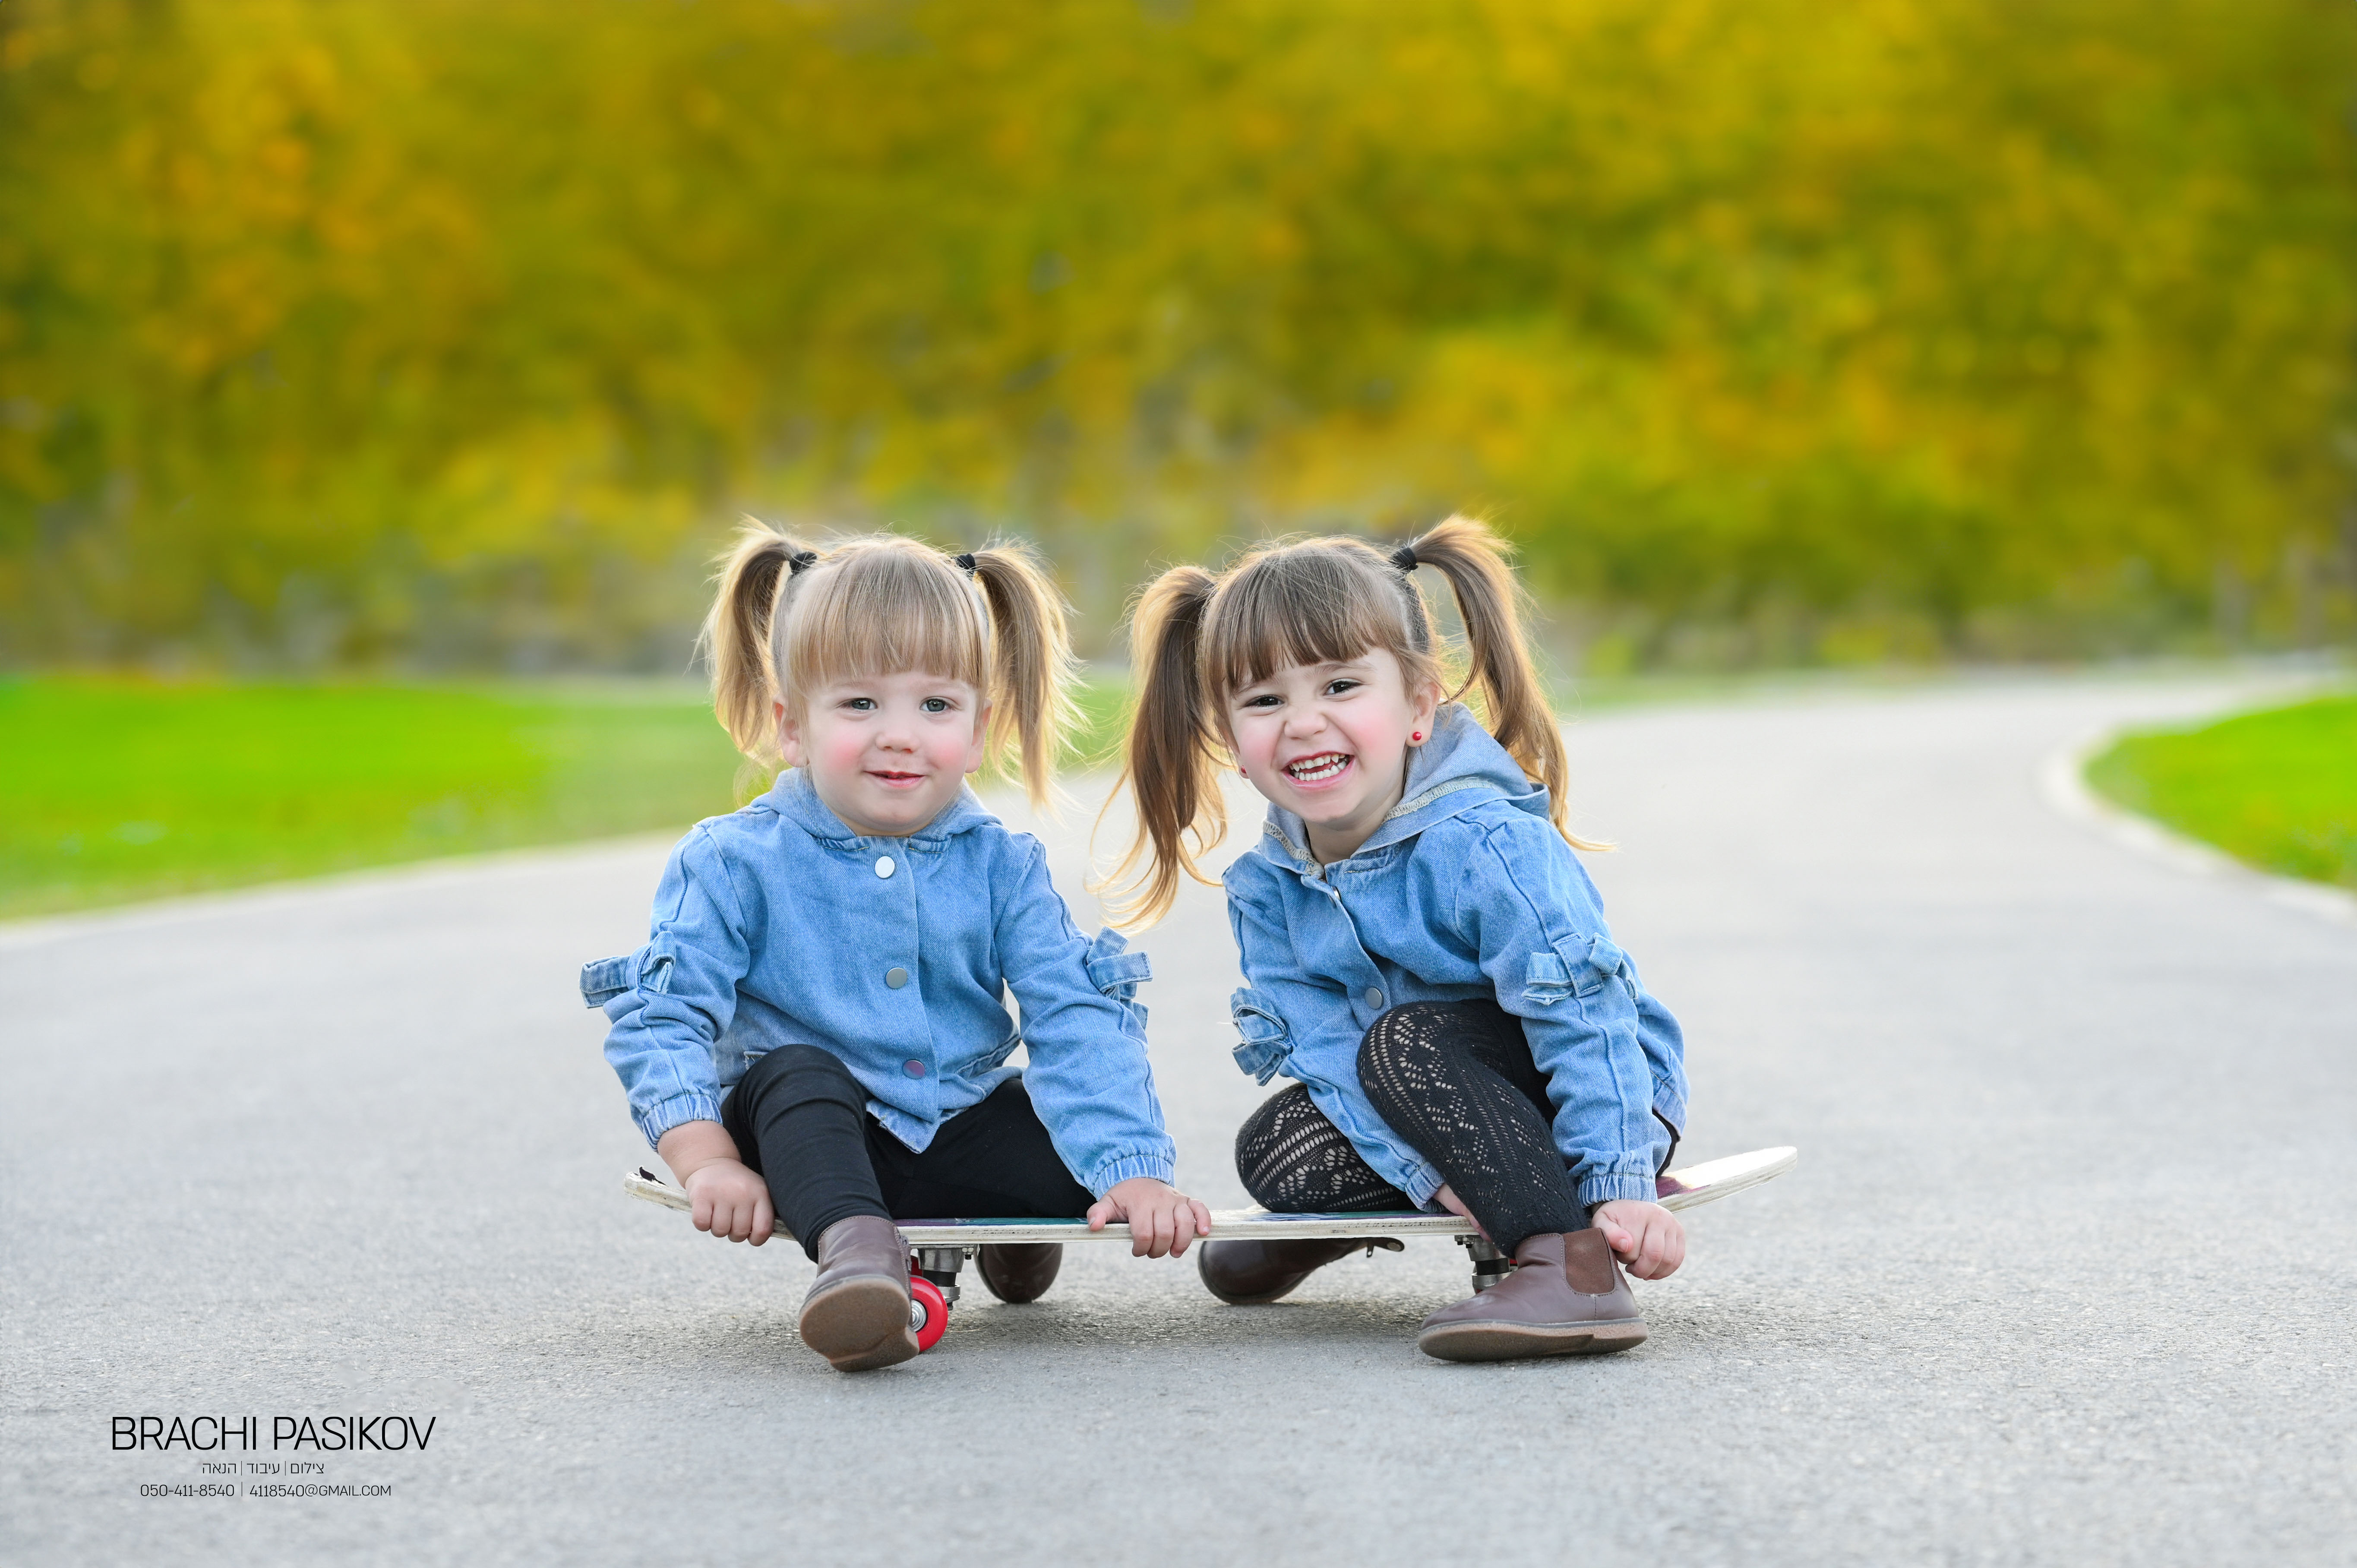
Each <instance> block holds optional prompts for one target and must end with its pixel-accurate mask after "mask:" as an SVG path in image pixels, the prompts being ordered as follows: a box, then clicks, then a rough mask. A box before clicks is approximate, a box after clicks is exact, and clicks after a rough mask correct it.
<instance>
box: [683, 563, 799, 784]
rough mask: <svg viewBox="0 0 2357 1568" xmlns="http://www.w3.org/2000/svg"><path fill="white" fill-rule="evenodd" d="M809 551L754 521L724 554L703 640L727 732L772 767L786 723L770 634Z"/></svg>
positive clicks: (748, 752) (699, 641)
mask: <svg viewBox="0 0 2357 1568" xmlns="http://www.w3.org/2000/svg"><path fill="white" fill-rule="evenodd" d="M809 553H810V552H809V550H808V549H807V548H805V547H804V546H803V545H802V542H800V541H798V540H795V539H792V538H790V537H789V536H787V535H786V534H785V533H783V532H780V530H778V529H777V528H776V527H774V526H773V525H771V524H770V523H766V522H763V521H760V520H759V518H751V517H748V518H747V519H746V520H745V526H744V527H743V528H742V529H740V530H738V531H737V545H736V548H735V549H733V550H731V551H729V552H728V553H727V554H726V555H724V556H722V557H720V572H719V574H718V575H717V576H716V577H715V579H714V581H716V582H717V583H718V584H719V585H720V591H719V593H718V595H717V596H715V597H714V599H713V601H712V610H711V613H710V614H708V615H706V616H705V618H704V630H703V633H702V635H701V636H699V637H698V638H697V639H696V647H697V649H698V650H699V651H700V652H701V653H702V654H703V655H704V658H705V661H706V663H707V664H708V665H709V667H710V668H711V671H712V709H713V712H714V713H715V714H717V715H718V716H719V719H720V727H721V728H723V729H725V730H726V731H727V732H728V738H729V739H731V740H733V741H735V742H736V743H737V750H738V751H740V752H742V753H744V754H745V756H746V757H748V759H750V760H751V761H753V762H756V763H759V764H761V765H762V766H764V767H774V766H775V765H776V764H777V761H778V726H777V724H776V722H775V720H774V719H772V717H771V716H770V703H772V702H773V701H775V700H776V697H777V674H776V671H775V670H774V669H773V668H772V665H771V654H770V628H771V627H772V625H773V624H774V623H775V620H776V616H777V610H778V603H779V600H780V598H781V597H782V596H783V589H784V585H785V584H786V582H787V581H788V580H789V578H790V577H791V573H792V569H793V565H794V561H795V559H796V557H798V556H807V555H808V554H809Z"/></svg>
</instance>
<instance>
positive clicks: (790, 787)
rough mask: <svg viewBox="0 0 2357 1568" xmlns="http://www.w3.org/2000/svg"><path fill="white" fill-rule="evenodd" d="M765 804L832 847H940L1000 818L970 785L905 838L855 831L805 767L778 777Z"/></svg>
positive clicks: (766, 796) (790, 770) (765, 797)
mask: <svg viewBox="0 0 2357 1568" xmlns="http://www.w3.org/2000/svg"><path fill="white" fill-rule="evenodd" d="M760 803H761V804H763V805H765V806H767V807H769V808H770V810H771V811H775V812H777V813H778V815H779V816H780V817H783V818H784V819H785V820H786V821H788V822H791V823H793V824H794V825H795V826H796V827H799V828H801V829H802V831H803V832H807V833H808V834H810V836H811V837H813V838H814V839H816V840H817V841H818V842H819V843H823V844H824V845H826V846H827V847H828V848H829V849H857V848H860V847H862V846H864V845H868V844H875V843H907V844H909V845H910V846H912V847H914V848H917V849H925V850H937V849H940V848H941V847H942V845H943V844H945V843H949V841H950V840H951V839H952V838H955V837H956V836H957V835H958V834H960V833H962V832H969V831H971V830H973V829H974V828H978V827H983V826H985V825H987V824H989V823H992V822H996V821H997V820H998V819H997V818H996V817H994V816H992V815H991V814H990V811H989V809H988V808H987V807H985V805H984V804H983V803H982V801H981V800H980V799H979V798H978V797H977V796H976V795H975V794H974V790H973V789H972V788H970V787H961V788H960V789H959V790H958V794H957V799H956V800H952V801H951V802H950V803H949V804H948V805H947V806H944V807H943V808H942V814H941V815H940V816H938V817H935V818H934V819H933V820H932V821H931V822H927V823H926V824H925V825H924V826H923V827H921V828H919V829H918V830H917V831H916V832H912V833H909V834H908V835H907V836H906V837H905V838H902V837H899V836H889V837H886V838H881V839H878V838H868V837H863V836H862V835H860V834H858V833H855V832H852V831H851V829H850V828H849V827H848V826H847V825H846V824H845V822H844V820H843V819H842V818H841V817H838V816H836V815H835V814H834V810H833V809H832V808H831V807H829V806H828V805H827V803H826V802H825V801H824V800H820V799H819V798H818V789H817V786H815V785H813V783H812V782H811V781H810V774H809V773H808V772H807V771H806V770H805V769H802V768H789V769H788V770H787V771H785V772H783V773H780V775H778V781H777V783H775V784H774V785H772V786H770V791H769V793H767V794H766V795H763V796H762V797H761V802H760Z"/></svg>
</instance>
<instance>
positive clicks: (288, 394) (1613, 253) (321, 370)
mask: <svg viewBox="0 0 2357 1568" xmlns="http://www.w3.org/2000/svg"><path fill="white" fill-rule="evenodd" d="M2352 85H2357V16H2352V14H2351V11H2350V8H2349V7H2347V6H2345V5H2339V4H2330V3H2328V0H2232V3H2230V0H2138V3H2136V4H2130V3H2129V0H2049V3H2047V4H2042V5H2036V6H2028V5H1986V4H1981V3H1974V0H1860V3H1859V4H1857V5H1851V6H1846V7H1833V8H1828V7H1824V6H1820V5H1803V4H1800V3H1798V0H1749V3H1748V4H1737V3H1736V0H1694V3H1693V4H1690V5H1682V6H1675V7H1663V6H1658V5H1646V4H1642V3H1641V0H1557V3H1554V4H1533V3H1530V0H1433V3H1431V4H1426V5H1415V6H1402V5H1388V4H1379V3H1375V0H1356V3H1337V4H1327V5H1304V4H1301V3H1299V0H1292V3H1279V0H1199V3H1197V4H1193V5H1181V4H1160V5H1136V6H1121V5H1109V4H1103V3H1101V0H1100V3H1093V4H1091V3H1082V0H1020V3H1016V0H1004V3H997V0H994V3H988V4H974V3H968V4H963V5H949V4H935V3H920V0H907V3H902V0H864V3H848V0H836V3H824V0H801V3H795V4H782V3H780V0H696V3H694V4H671V5H656V4H653V3H652V0H497V3H486V0H466V3H461V0H407V3H405V4H403V5H361V4H341V5H336V4H327V3H323V0H204V3H203V4H195V3H188V0H9V4H7V5H5V6H0V626H5V629H0V658H5V659H7V660H14V661H17V662H25V661H32V660H55V659H61V658H63V659H75V658H81V659H98V660H126V659H135V660H156V659H172V658H194V659H198V660H229V661H232V662H270V663H286V662H292V663H296V664H307V663H324V662H330V661H347V662H363V663H365V662H372V661H393V662H405V663H411V664H418V663H424V664H429V665H430V664H434V663H478V664H479V663H495V662H506V663H510V664H516V663H522V664H534V663H541V664H545V663H555V662H589V663H597V664H607V665H631V664H649V663H675V662H676V660H678V658H679V656H680V650H681V646H680V637H681V628H683V626H685V625H686V624H688V623H689V622H691V621H692V619H693V618H694V613H695V611H696V609H697V608H698V600H699V598H700V595H701V589H700V587H699V585H698V577H699V575H700V572H701V565H700V561H701V558H702V556H703V555H704V553H705V552H706V551H708V550H709V549H710V548H711V546H712V544H713V542H714V541H715V538H716V533H717V531H718V529H719V527H720V526H721V525H722V524H723V523H724V522H725V521H726V517H727V515H728V513H729V511H730V510H732V509H733V508H736V507H738V506H751V507H756V508H759V509H764V510H776V511H794V512H803V513H819V514H827V515H834V516H838V517H842V518H845V519H852V520H861V521H866V520H883V521H895V522H899V523H903V524H906V525H909V526H912V527H916V528H918V529H920V530H921V531H926V532H931V533H934V534H936V535H937V536H939V537H941V538H942V539H943V540H944V541H951V540H961V541H962V540H971V539H974V538H976V537H978V536H979V535H981V534H982V533H984V532H987V531H989V530H991V529H992V528H994V527H1004V528H1011V529H1016V530H1018V531H1020V532H1028V533H1031V534H1033V535H1034V536H1037V537H1039V538H1040V539H1041V540H1042V541H1043V542H1045V543H1046V544H1047V545H1048V546H1049V549H1050V550H1051V552H1052V553H1054V554H1055V555H1056V556H1057V558H1058V560H1059V562H1060V564H1062V565H1063V566H1064V567H1065V569H1066V570H1067V572H1068V574H1069V575H1070V576H1071V580H1072V582H1073V584H1074V586H1075V588H1076V591H1077V592H1079V593H1080V595H1081V596H1082V599H1083V601H1084V604H1086V605H1087V606H1088V607H1091V608H1092V609H1096V610H1099V611H1107V610H1110V609H1111V608H1112V607H1114V606H1115V605H1117V603H1118V600H1119V596H1120V594H1121V593H1122V591H1123V590H1124V589H1125V587H1126V586H1127V585H1129V583H1130V582H1131V581H1132V580H1133V579H1134V578H1135V577H1136V576H1138V575H1141V574H1142V572H1143V570H1144V562H1145V560H1146V558H1148V557H1151V556H1156V555H1172V554H1178V553H1190V552H1198V551H1202V550H1206V549H1209V548H1212V547H1213V546H1214V545H1215V544H1216V542H1218V541H1219V540H1221V539H1222V538H1229V537H1233V536H1237V535H1241V534H1246V533H1251V532H1262V531H1265V530H1268V529H1273V528H1283V527H1291V526H1329V525H1338V526H1349V527H1362V528H1369V529H1376V530H1385V531H1389V530H1399V529H1405V528H1406V527H1408V526H1411V525H1412V524H1413V522H1414V521H1417V520H1419V519H1422V518H1425V517H1427V516H1429V515H1431V514H1432V513H1434V512H1436V511H1437V510H1445V509H1448V508H1450V507H1455V506H1464V505H1470V506H1477V507H1486V508H1490V509H1493V510H1495V512H1496V514H1497V515H1498V516H1499V517H1500V519H1501V521H1502V522H1503V523H1504V524H1505V525H1506V526H1507V527H1508V528H1509V529H1510V530H1512V532H1514V533H1516V534H1517V535H1518V536H1519V537H1520V538H1521V540H1522V541H1523V543H1524V545H1525V547H1526V549H1527V552H1528V554H1529V557H1530V560H1531V562H1532V564H1533V567H1534V575H1535V576H1536V577H1537V579H1538V581H1539V582H1540V584H1541V585H1543V586H1544V587H1545V588H1546V589H1548V590H1549V591H1551V592H1552V593H1553V594H1555V596H1559V597H1560V598H1562V599H1563V600H1565V601H1566V602H1567V603H1569V604H1572V605H1574V606H1577V607H1578V610H1579V614H1578V616H1577V624H1578V625H1579V626H1580V627H1581V628H1583V633H1584V635H1586V636H1587V637H1590V638H1592V639H1594V649H1593V652H1594V655H1595V657H1596V658H1597V659H1598V660H1736V659H1760V658H1770V659H1801V660H1811V659H1848V658H1859V659H1864V658H1876V657H1887V656H1892V655H1901V656H1908V655H1921V656H1937V655H1941V654H1948V653H1966V654H1975V655H1996V656H2018V655H2033V654H2042V653H2071V652H2084V651H2098V650H2109V649H2128V648H2141V647H2153V646H2166V645H2169V644H2171V643H2175V642H2182V641H2184V640H2186V639H2199V638H2204V637H2208V638H2222V639H2227V640H2232V641H2242V640H2251V639H2256V640H2276V641H2281V640H2289V639H2309V640H2312V639H2319V638H2323V637H2329V636H2341V635H2346V634H2347V633H2348V632H2349V630H2350V629H2351V628H2352V624H2357V536H2352V534H2351V533H2350V532H2348V531H2347V530H2345V529H2344V528H2343V527H2342V525H2341V524H2340V523H2339V522H2338V521H2336V520H2337V518H2338V517H2339V516H2340V515H2341V514H2340V512H2339V511H2338V510H2337V509H2338V508H2340V507H2341V503H2342V500H2343V498H2344V496H2345V494H2346V492H2347V491H2348V490H2349V489H2350V484H2349V479H2350V475H2349V471H2348V467H2347V465H2346V464H2345V463H2344V462H2343V461H2342V460H2341V458H2339V457H2337V456H2335V453H2336V450H2337V449H2339V448H2337V447H2336V438H2337V439H2338V442H2339V444H2340V447H2351V446H2352V445H2357V436H2352V435H2346V434H2343V435H2338V436H2337V437H2336V433H2337V432H2340V431H2341V429H2342V427H2343V426H2344V425H2346V424H2348V423H2349V420H2350V414H2351V410H2350V407H2349V403H2350V392H2351V385H2352V375H2351V371H2352V366H2351V363H2350V349H2351V346H2352V339H2357V276H2352V261H2357V179H2352V172H2357V171H2352V156H2351V154H2352V148H2351V145H2350V142H2351V137H2350V131H2349V124H2348V114H2349V111H2350V100H2351V91H2352ZM1096 630H1097V633H1098V635H1100V636H1103V634H1104V633H1105V632H1107V631H1108V630H1109V618H1100V619H1099V620H1098V622H1097V625H1096Z"/></svg>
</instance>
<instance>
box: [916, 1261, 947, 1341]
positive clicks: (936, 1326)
mask: <svg viewBox="0 0 2357 1568" xmlns="http://www.w3.org/2000/svg"><path fill="white" fill-rule="evenodd" d="M949 1326H950V1304H949V1303H948V1301H946V1300H945V1299H943V1297H942V1287H941V1286H939V1285H937V1284H935V1283H933V1282H932V1281H931V1280H929V1279H927V1278H925V1277H924V1276H923V1275H922V1274H911V1275H910V1276H909V1332H911V1333H913V1334H914V1335H916V1337H917V1352H918V1354H920V1355H922V1354H923V1353H924V1352H926V1351H928V1350H930V1349H931V1348H933V1347H934V1346H936V1345H938V1344H940V1343H941V1342H942V1335H943V1334H946V1333H948V1332H949Z"/></svg>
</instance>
